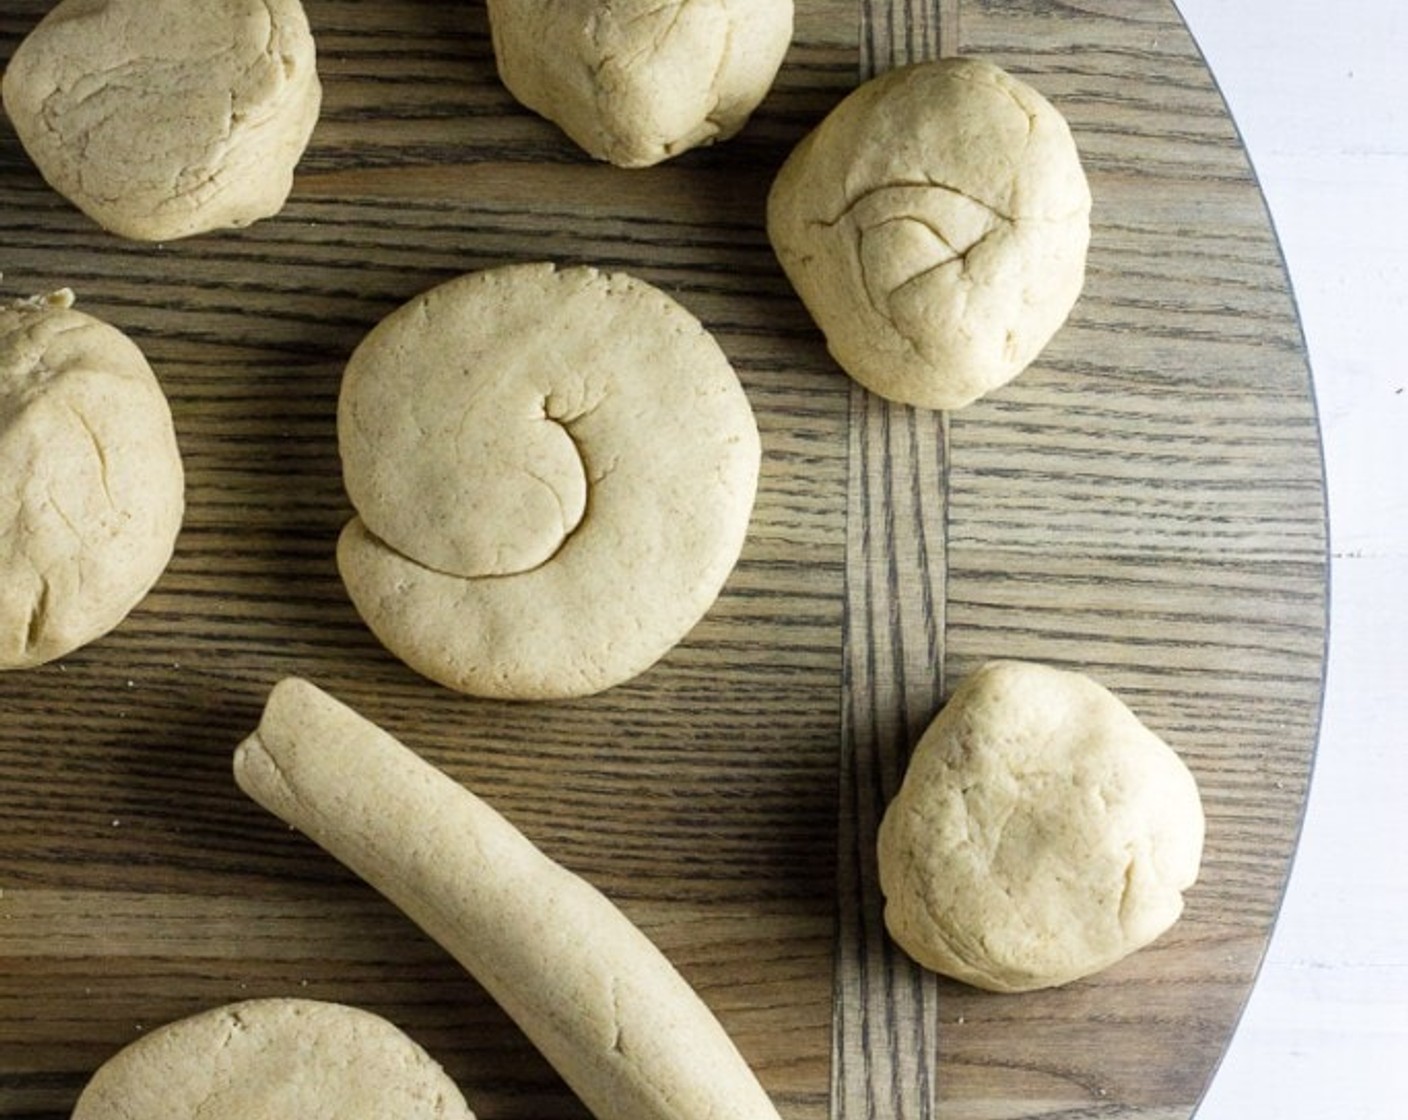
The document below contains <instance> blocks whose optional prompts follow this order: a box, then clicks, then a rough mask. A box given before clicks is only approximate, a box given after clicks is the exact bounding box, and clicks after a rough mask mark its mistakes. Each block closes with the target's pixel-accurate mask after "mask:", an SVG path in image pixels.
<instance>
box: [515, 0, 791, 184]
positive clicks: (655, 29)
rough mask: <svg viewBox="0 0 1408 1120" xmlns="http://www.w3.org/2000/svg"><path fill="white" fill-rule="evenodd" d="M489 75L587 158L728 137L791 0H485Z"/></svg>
mask: <svg viewBox="0 0 1408 1120" xmlns="http://www.w3.org/2000/svg"><path fill="white" fill-rule="evenodd" d="M489 20H490V28H491V30H492V32H493V40H494V55H495V58H496V60H497V62H498V67H499V76H500V78H502V79H503V83H504V85H506V86H507V87H508V89H509V92H511V93H512V94H513V95H514V97H516V98H517V99H518V100H519V101H521V102H522V103H523V104H524V105H526V106H527V107H528V108H530V109H532V110H533V111H534V112H536V113H540V114H541V115H542V116H544V117H546V118H547V119H548V120H550V121H552V122H553V123H555V124H556V125H557V126H558V127H559V128H561V129H562V130H563V131H564V132H566V133H567V135H568V136H570V137H571V138H572V139H573V140H574V141H576V142H577V143H578V144H579V145H580V146H581V147H582V148H584V149H585V150H586V151H587V152H588V153H589V154H590V155H592V156H593V157H595V158H596V159H601V160H607V161H609V162H610V163H613V164H616V165H617V166H618V167H648V166H650V165H651V164H655V163H659V162H660V161H661V160H664V159H668V158H670V157H671V156H676V155H679V154H680V153H681V152H683V151H686V150H687V149H689V148H695V147H698V146H700V145H702V144H710V143H713V142H714V141H716V140H726V139H728V138H729V137H730V136H733V135H734V134H735V133H736V132H738V131H739V129H741V128H742V127H743V125H744V124H745V123H746V122H747V120H748V117H749V115H750V114H751V113H752V112H753V110H754V109H756V108H757V107H758V105H759V103H760V102H761V101H762V100H763V98H764V97H765V96H767V93H768V90H769V89H771V88H772V83H773V79H774V78H776V76H777V71H778V69H779V67H781V65H782V59H783V56H784V55H785V54H786V53H787V48H788V46H789V45H790V44H791V40H792V0H667V2H665V3H661V2H660V0H489Z"/></svg>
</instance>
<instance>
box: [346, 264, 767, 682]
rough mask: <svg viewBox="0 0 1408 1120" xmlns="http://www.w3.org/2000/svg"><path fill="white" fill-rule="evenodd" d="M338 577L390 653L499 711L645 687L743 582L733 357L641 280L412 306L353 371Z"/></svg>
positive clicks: (437, 298)
mask: <svg viewBox="0 0 1408 1120" xmlns="http://www.w3.org/2000/svg"><path fill="white" fill-rule="evenodd" d="M338 441H339V446H340V449H341V453H342V463H343V474H344V479H345V482H346V486H347V491H348V494H349V495H350V497H351V499H352V503H353V505H354V506H355V507H356V509H357V513H358V516H357V517H356V518H355V519H354V520H353V521H352V522H351V523H350V524H349V525H348V526H347V528H346V529H345V530H344V532H343V534H342V537H341V540H340V542H339V545H338V563H339V566H340V568H341V571H342V576H343V580H344V582H345V583H346V585H347V589H348V592H349V594H350V595H351V597H352V600H353V602H354V603H355V604H356V606H357V608H358V610H359V611H360V612H361V614H362V616H363V618H365V619H366V621H367V623H368V625H369V626H370V627H371V629H372V630H373V631H374V632H375V633H376V634H377V636H378V637H379V638H380V639H381V641H382V642H383V643H384V644H385V645H386V646H387V647H388V648H389V649H390V650H391V651H392V652H393V653H395V654H396V655H397V656H399V657H401V658H402V659H403V660H404V661H406V662H407V664H409V665H410V666H412V667H413V668H414V669H416V670H417V671H418V672H420V673H423V674H424V675H426V676H428V677H430V678H431V679H433V680H436V681H439V682H440V683H442V684H445V685H447V686H448V687H451V688H454V689H458V690H460V691H463V692H469V693H473V694H476V695H482V696H497V697H508V698H516V699H536V698H548V697H565V696H579V695H586V694H589V693H593V692H598V691H600V690H602V689H604V688H607V687H610V686H611V685H614V684H617V683H620V682H621V681H624V680H626V679H628V678H630V677H633V676H635V675H636V674H638V673H640V672H642V671H643V670H645V669H646V668H648V667H649V666H650V665H652V664H653V663H654V662H655V661H657V660H658V659H659V658H660V657H662V656H663V655H664V654H665V653H666V652H667V651H668V650H669V649H671V648H672V647H673V646H674V645H675V644H676V643H678V642H679V640H680V639H681V638H683V637H684V635H685V634H686V633H687V632H688V631H689V630H690V629H691V628H692V627H693V626H694V625H695V623H697V622H698V621H699V619H700V618H701V617H702V616H703V615H704V613H705V612H706V611H707V610H708V609H709V607H710V606H711V605H712V603H713V602H714V600H715V599H716V597H717V596H718V594H719V591H720V590H721V589H722V587H723V584H724V582H725V580H726V579H727V577H728V575H729V573H730V572H731V571H732V569H733V566H734V564H735V563H736V561H737V559H738V556H739V553H740V551H741V549H742V546H743V540H744V536H745V534H746V532H747V527H748V520H749V516H750V514H751V511H752V506H753V499H754V495H755V493H756V490H757V479H758V469H759V459H760V445H759V439H758V431H757V426H756V424H755V422H754V419H753V412H752V408H751V407H750V405H749V403H748V399H747V397H746V396H745V394H744V391H743V388H742V386H741V385H740V384H739V381H738V378H737V376H736V374H735V373H734V371H733V369H732V367H731V366H730V365H729V363H728V360H727V358H726V357H725V356H724V354H723V351H722V350H720V348H719V346H718V344H717V343H716V342H715V341H714V340H713V338H712V337H711V336H710V335H709V334H708V332H706V331H705V329H704V328H703V326H702V325H701V324H700V323H699V322H698V320H696V319H695V318H694V317H693V316H692V315H690V314H689V313H688V312H687V311H685V310H684V308H682V307H681V306H680V305H679V304H677V303H675V302H674V301H673V300H671V299H670V298H669V297H667V296H666V295H664V293H662V292H660V291H659V290H657V289H655V288H653V287H651V286H650V285H648V284H645V283H642V282H641V281H639V280H635V279H633V278H631V277H628V276H624V275H620V274H617V275H607V274H604V273H600V272H597V271H596V270H594V269H589V268H570V269H562V270H559V269H557V268H555V267H553V266H552V265H551V264H533V265H515V266H509V267H506V268H500V269H493V270H489V271H486V272H480V273H474V274H470V275H468V276H464V277H460V278H458V279H456V280H452V281H450V282H448V283H446V284H443V285H441V286H440V287H438V288H435V289H433V290H431V291H430V292H427V293H426V294H424V295H422V296H420V297H419V298H417V299H415V300H413V301H412V302H411V303H409V304H407V305H405V306H404V307H402V308H400V309H399V310H397V311H396V312H394V313H392V314H391V315H390V316H388V317H387V318H386V319H385V320H384V321H383V322H382V323H381V324H379V325H378V326H377V327H376V328H375V329H374V330H373V331H372V332H371V333H370V334H369V335H368V336H367V338H366V339H365V340H363V342H362V344H361V345H360V346H359V347H358V348H357V350H356V352H355V353H354V354H353V356H352V359H351V360H350V362H349V363H348V366H347V370H346V373H345V375H344V378H343V384H342V393H341V397H340V399H339V404H338Z"/></svg>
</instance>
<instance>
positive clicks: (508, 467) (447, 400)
mask: <svg viewBox="0 0 1408 1120" xmlns="http://www.w3.org/2000/svg"><path fill="white" fill-rule="evenodd" d="M500 368H501V367H500ZM429 379H430V380H431V381H433V382H436V384H435V385H434V390H433V391H431V392H428V393H426V394H424V395H423V396H422V397H421V398H420V400H419V402H418V404H417V407H415V408H413V409H411V410H409V411H408V412H406V413H404V414H403V415H402V417H401V418H399V422H398V418H396V417H380V418H366V417H364V416H358V417H356V420H355V423H356V426H357V427H358V429H359V430H361V431H362V432H363V433H364V434H365V435H366V436H367V437H368V438H369V439H370V441H371V442H373V443H377V444H381V445H382V446H390V447H394V448H395V449H396V450H395V451H393V452H391V453H390V454H383V455H382V456H380V457H378V460H377V462H378V465H379V467H380V469H377V470H374V471H373V472H372V473H373V475H374V477H373V478H372V479H370V480H368V484H367V485H366V486H359V487H358V488H357V491H358V492H357V493H354V495H353V500H354V502H355V504H356V505H357V508H358V510H359V512H360V513H361V514H362V518H363V520H364V521H365V522H366V524H367V527H368V528H369V529H370V530H371V531H372V532H373V533H375V534H376V535H377V536H378V537H380V538H381V539H382V540H383V541H384V542H385V543H386V544H388V545H389V546H390V547H392V548H393V549H395V550H396V551H397V552H399V553H401V554H402V555H403V556H405V557H407V558H408V559H411V560H414V561H415V562H416V563H418V564H422V565H424V566H425V567H427V568H430V569H432V570H434V571H438V572H442V573H444V574H446V575H453V576H459V577H461V578H465V579H476V578H490V577H495V576H507V575H517V574H521V573H523V572H527V571H531V570H533V569H534V568H537V567H539V566H540V565H542V564H545V563H547V562H548V561H549V560H551V559H552V558H553V557H554V556H555V555H556V554H557V552H558V550H559V549H561V547H562V546H563V544H564V543H565V542H566V541H567V539H568V538H569V537H570V536H571V535H572V533H573V532H574V530H576V529H577V527H578V526H579V525H580V524H581V522H582V519H583V517H584V516H585V514H586V508H587V492H588V483H587V471H586V466H585V464H584V462H583V458H582V452H581V449H580V448H579V446H578V444H577V442H576V440H574V439H573V436H572V432H571V425H572V423H573V421H574V420H575V419H576V416H577V415H578V414H579V413H578V412H577V410H575V409H572V408H571V407H569V406H568V404H567V403H566V402H564V401H563V400H562V399H561V398H560V397H559V396H558V395H556V394H554V393H552V392H543V391H541V390H539V389H538V388H537V387H536V386H537V385H538V384H540V383H541V380H542V378H541V377H535V376H527V377H523V376H510V377H499V378H490V377H484V376H481V375H478V374H476V373H474V372H471V371H469V370H466V369H457V370H455V371H454V373H453V374H451V375H450V376H448V377H445V376H440V377H436V376H434V375H432V376H431V377H430V378H429Z"/></svg>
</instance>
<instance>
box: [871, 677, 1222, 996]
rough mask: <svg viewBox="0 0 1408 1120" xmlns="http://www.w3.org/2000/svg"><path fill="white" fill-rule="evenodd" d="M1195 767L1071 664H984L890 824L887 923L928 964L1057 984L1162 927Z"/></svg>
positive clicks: (1008, 983)
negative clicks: (1058, 666) (1069, 669)
mask: <svg viewBox="0 0 1408 1120" xmlns="http://www.w3.org/2000/svg"><path fill="white" fill-rule="evenodd" d="M1202 847H1203V811H1202V804H1201V802H1200V800H1199V798H1198V789H1197V786H1196V785H1195V784H1194V781H1193V776H1192V775H1191V774H1190V773H1189V772H1188V769H1187V767H1186V766H1184V764H1183V762H1182V761H1181V760H1180V759H1179V757H1178V756H1177V755H1176V754H1174V752H1173V751H1172V750H1171V749H1170V748H1169V747H1168V746H1167V745H1165V744H1164V742H1163V741H1162V740H1161V739H1159V738H1158V737H1157V736H1156V735H1154V734H1153V732H1151V731H1149V730H1148V729H1147V728H1146V727H1144V725H1143V724H1141V723H1140V722H1139V720H1138V719H1137V718H1136V717H1135V716H1134V714H1133V713H1132V712H1131V711H1130V710H1129V709H1128V708H1126V707H1125V706H1124V704H1123V703H1121V702H1120V701H1119V700H1118V699H1117V698H1116V697H1115V696H1113V695H1111V693H1109V692H1108V691H1106V690H1105V689H1104V688H1102V687H1101V686H1100V685H1098V684H1096V683H1095V682H1094V681H1092V680H1090V679H1089V678H1088V677H1085V676H1083V675H1081V674H1079V673H1072V672H1065V671H1062V670H1058V669H1052V668H1048V667H1045V666H1041V665H1032V664H1027V663H1023V662H1015V661H997V662H991V663H989V664H987V665H985V666H984V667H983V668H981V669H980V670H979V671H978V672H976V673H974V674H973V675H972V676H971V677H969V678H968V679H967V680H965V681H964V682H963V683H962V685H961V686H960V687H959V688H958V689H957V690H956V691H955V692H954V694H953V697H952V699H950V700H949V702H948V704H947V705H946V706H945V707H944V709H943V711H942V712H940V713H939V716H938V718H936V719H935V720H934V722H933V723H932V724H931V725H930V727H929V729H928V730H927V731H926V732H925V733H924V736H923V738H922V739H921V740H920V743H919V746H918V747H917V749H916V750H915V754H914V758H913V760H912V761H911V762H910V766H909V770H908V772H907V773H906V775H905V779H904V783H903V785H902V787H901V789H900V792H899V794H898V796H896V798H895V800H894V801H893V802H892V803H891V805H890V807H889V809H888V811H887V812H886V814H885V818H884V821H883V823H882V824H881V828H880V839H879V858H880V885H881V890H882V891H883V892H884V895H885V899H886V905H885V923H886V925H887V926H888V928H889V930H890V933H891V935H892V936H893V937H894V939H895V940H896V941H897V942H898V943H899V944H900V946H901V947H902V948H903V949H904V950H905V951H906V952H907V953H909V954H910V956H912V957H913V958H914V959H915V960H917V961H918V962H919V963H920V964H922V965H924V966H925V967H926V968H930V969H933V970H934V971H936V972H941V973H944V974H945V975H948V976H952V977H955V978H957V979H959V980H963V981H966V982H967V983H969V984H974V985H976V986H978V987H980V988H987V989H989V990H991V991H995V992H1020V991H1027V990H1030V989H1034V988H1047V987H1053V986H1055V985H1058V984H1064V983H1067V982H1068V981H1071V980H1076V979H1078V978H1080V977H1082V976H1088V975H1090V974H1091V973H1094V972H1097V971H1099V970H1100V969H1103V968H1105V967H1107V966H1108V965H1111V964H1114V963H1115V962H1116V961H1118V960H1120V959H1121V958H1122V957H1125V956H1127V955H1128V954H1129V953H1132V952H1133V951H1134V950H1136V949H1138V948H1140V947H1142V946H1144V945H1146V944H1148V943H1149V942H1150V941H1152V940H1153V939H1154V938H1156V937H1157V936H1159V934H1161V933H1163V932H1164V930H1166V929H1168V927H1169V926H1171V925H1172V924H1173V923H1174V921H1175V920H1176V919H1177V918H1178V915H1179V914H1180V913H1181V912H1182V909H1183V892H1184V891H1185V890H1187V889H1188V888H1189V887H1190V886H1192V884H1193V881H1194V880H1195V879H1196V878H1197V874H1198V864H1199V861H1200V859H1201V858H1202Z"/></svg>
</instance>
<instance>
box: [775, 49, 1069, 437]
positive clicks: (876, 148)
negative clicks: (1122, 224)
mask: <svg viewBox="0 0 1408 1120" xmlns="http://www.w3.org/2000/svg"><path fill="white" fill-rule="evenodd" d="M767 220H768V235H769V237H770V238H771V241H772V245H773V248H774V250H775V251H776V253H777V256H778V259H779V261H781V263H782V266H783V268H784V270H785V271H786V273H787V276H788V278H789V279H790V280H791V281H792V284H793V286H794V287H795V288H796V289H797V292H798V294H799V295H800V296H801V298H802V301H803V303H805V304H806V306H807V309H808V310H809V311H810V312H811V314H812V317H813V318H814V319H815V320H816V322H817V325H818V326H820V328H821V330H822V332H823V333H824V334H825V336H826V341H827V345H828V347H829V348H830V350H831V353H832V356H833V357H835V359H836V361H837V362H839V363H840V365H841V367H842V368H843V369H845V370H846V372H847V373H849V374H850V375H851V376H852V377H854V378H855V379H856V380H857V381H859V382H860V383H861V384H862V385H864V386H865V387H866V388H868V389H870V390H872V391H873V392H875V393H878V394H879V395H880V396H882V397H887V398H889V399H890V400H895V401H901V402H903V403H905V404H911V405H918V406H920V407H923V408H944V409H954V408H961V407H962V406H964V405H966V404H969V403H971V402H972V401H974V400H976V399H977V398H978V397H980V396H982V395H983V394H984V393H987V392H989V391H990V390H992V389H995V388H997V387H998V386H999V385H1002V384H1004V383H1006V382H1007V381H1009V380H1011V379H1012V378H1013V377H1015V376H1017V374H1018V373H1020V372H1021V371H1022V370H1023V369H1025V368H1026V366H1027V365H1028V364H1029V363H1030V362H1031V361H1032V360H1033V359H1034V358H1035V357H1036V356H1037V355H1038V354H1039V353H1040V352H1041V350H1042V349H1043V348H1044V347H1045V346H1046V344H1047V342H1049V341H1050V339H1051V336H1052V335H1053V334H1055V333H1056V331H1057V329H1058V328H1059V327H1060V326H1061V325H1062V323H1064V322H1065V320H1066V317H1067V315H1068V314H1069V313H1070V310H1071V307H1072V305H1073V304H1074V303H1075V301H1076V297H1077V296H1078V295H1079V294H1080V291H1081V287H1082V285H1083V284H1084V281H1085V254H1086V247H1087V244H1088V243H1089V240H1090V190H1089V187H1088V186H1087V184H1086V179H1085V173H1084V171H1083V170H1082V169H1081V165H1080V158H1079V156H1078V154H1077V152H1076V146H1075V142H1074V141H1073V140H1072V138H1071V132H1070V129H1069V128H1068V127H1067V125H1066V122H1065V120H1064V118H1063V117H1062V116H1061V115H1060V114H1059V113H1058V112H1057V111H1056V110H1055V109H1054V108H1052V106H1051V105H1050V104H1049V103H1048V102H1047V101H1046V100H1045V99H1044V98H1043V97H1042V96H1041V95H1040V94H1039V93H1037V92H1036V91H1035V90H1034V89H1032V88H1031V87H1030V86H1028V85H1025V84H1024V83H1022V82H1020V81H1018V80H1017V79H1016V78H1014V77H1012V76H1011V75H1010V74H1007V73H1005V72H1004V71H1002V70H1000V69H998V68H997V67H996V66H993V65H991V64H990V63H987V62H981V61H977V60H972V59H949V60H944V61H941V62H926V63H920V64H917V65H914V66H909V67H904V68H901V69H897V70H892V71H889V72H888V73H886V74H883V75H881V76H880V77H878V78H875V79H873V80H872V81H869V82H867V83H866V84H864V85H862V86H861V87H860V88H859V89H857V90H855V91H854V92H853V93H852V94H850V96H848V97H847V98H846V99H845V100H844V101H842V102H841V103H840V104H839V105H838V106H837V107H836V108H835V109H834V110H833V111H832V112H831V113H830V115H828V116H827V118H826V119H825V120H824V121H822V123H821V124H820V125H819V126H818V127H817V128H816V129H815V130H814V131H813V132H812V133H811V134H810V135H808V136H807V137H806V138H805V139H804V140H803V141H802V142H801V143H800V144H799V145H798V146H797V148H796V149H795V150H794V151H793V152H792V154H791V155H790V156H789V157H788V159H787V161H786V163H785V164H784V165H783V167H782V170H781V171H780V172H779V174H778V176H777V179H776V181H775V182H774V184H773V188H772V192H771V194H770V196H769V199H768V219H767Z"/></svg>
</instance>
